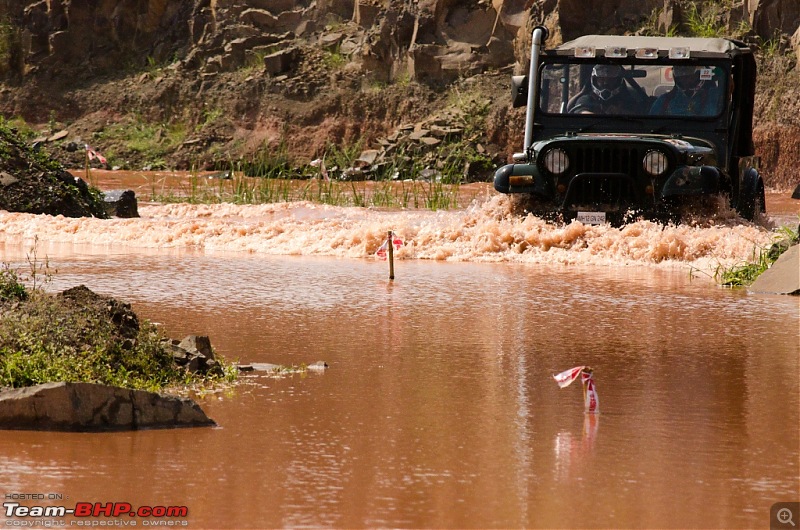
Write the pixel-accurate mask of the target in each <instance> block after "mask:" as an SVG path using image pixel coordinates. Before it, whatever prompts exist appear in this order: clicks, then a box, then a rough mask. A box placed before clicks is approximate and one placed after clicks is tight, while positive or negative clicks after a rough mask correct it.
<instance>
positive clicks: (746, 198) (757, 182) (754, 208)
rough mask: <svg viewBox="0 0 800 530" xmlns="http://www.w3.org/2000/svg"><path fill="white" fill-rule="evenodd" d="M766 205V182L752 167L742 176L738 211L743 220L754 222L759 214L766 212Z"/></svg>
mask: <svg viewBox="0 0 800 530" xmlns="http://www.w3.org/2000/svg"><path fill="white" fill-rule="evenodd" d="M765 204H766V203H765V196H764V180H763V179H762V178H761V175H759V174H758V171H756V169H755V168H752V167H751V168H749V169H747V170H746V171H745V172H744V174H742V181H741V183H740V184H739V197H738V198H737V199H736V211H737V212H739V215H741V216H742V218H744V219H747V220H748V221H753V220H754V219H755V218H756V216H757V215H758V214H760V213H765V212H766V206H765Z"/></svg>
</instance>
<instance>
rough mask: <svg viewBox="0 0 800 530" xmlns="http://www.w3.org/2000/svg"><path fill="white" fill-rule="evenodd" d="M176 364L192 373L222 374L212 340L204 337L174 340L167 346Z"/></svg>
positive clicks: (194, 336)
mask: <svg viewBox="0 0 800 530" xmlns="http://www.w3.org/2000/svg"><path fill="white" fill-rule="evenodd" d="M167 346H168V347H169V348H170V351H171V352H172V358H173V359H174V360H175V364H177V365H178V366H183V367H185V368H186V370H188V371H190V372H196V373H202V374H206V373H208V374H217V375H221V374H222V368H220V366H219V363H218V362H217V359H216V357H215V356H214V350H213V348H212V347H211V340H209V338H208V337H207V336H204V335H188V336H186V337H185V338H184V339H183V340H181V341H178V340H173V341H171V342H169V343H168V344H167Z"/></svg>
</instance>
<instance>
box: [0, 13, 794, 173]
mask: <svg viewBox="0 0 800 530" xmlns="http://www.w3.org/2000/svg"><path fill="white" fill-rule="evenodd" d="M11 4H13V5H11ZM698 6H699V7H698ZM0 21H2V22H1V23H0V74H2V75H3V77H4V83H3V85H2V87H0V112H2V114H3V115H4V116H5V117H6V118H13V117H17V116H19V117H21V118H23V119H24V120H25V121H26V122H27V123H29V124H32V125H33V127H34V128H35V130H36V132H37V133H39V134H41V135H43V136H45V137H46V136H49V135H51V134H53V133H56V132H58V131H60V130H66V131H68V134H67V136H66V137H65V138H64V139H63V140H61V141H60V142H59V143H58V144H57V145H51V146H48V148H49V149H50V151H51V152H52V153H53V154H54V155H56V156H57V157H58V158H59V159H60V160H62V161H63V162H64V163H65V164H67V165H68V166H72V167H81V166H82V165H83V162H84V159H83V152H82V151H81V150H80V149H77V150H76V149H75V147H76V146H78V147H82V145H83V143H89V144H91V145H92V146H94V147H95V148H97V149H99V150H101V151H102V152H103V153H104V154H105V155H106V156H108V157H109V159H110V160H111V162H112V164H114V165H120V166H122V167H131V168H142V167H154V168H155V167H169V168H183V169H190V168H192V167H195V168H208V167H211V166H217V167H218V166H220V165H224V164H226V163H231V162H232V161H236V160H243V159H262V160H264V159H266V160H268V161H274V160H275V158H276V157H277V158H279V159H286V160H287V161H289V162H292V161H294V162H298V163H307V162H308V161H310V160H312V159H314V158H317V157H320V156H322V155H324V154H328V155H330V154H331V153H332V152H334V151H337V150H339V151H346V150H361V149H366V148H368V147H371V146H374V145H376V143H377V142H379V141H384V140H386V139H387V138H391V137H392V135H394V134H396V133H397V131H398V130H402V129H403V128H404V127H407V126H409V125H411V126H413V125H414V124H419V123H421V122H424V121H427V122H431V123H434V122H436V123H441V125H442V126H443V127H446V126H448V125H449V124H448V123H447V120H448V119H452V116H453V115H461V116H462V117H463V115H464V113H467V114H471V115H473V117H474V118H475V119H474V120H472V122H470V123H467V124H465V123H460V124H459V126H460V128H461V129H463V128H464V127H465V125H466V126H467V127H469V126H472V127H475V126H477V128H478V129H479V131H478V132H479V134H472V135H470V136H469V138H468V140H469V141H470V142H471V143H473V144H476V145H478V144H479V145H480V152H481V153H485V154H486V156H487V157H489V158H492V159H497V160H501V159H507V157H508V156H509V155H510V154H511V153H513V152H514V151H516V150H519V145H517V144H518V143H519V142H520V138H521V136H522V128H523V119H524V116H523V113H522V111H521V110H519V109H511V108H510V104H509V103H510V98H509V76H510V75H511V74H513V73H517V72H520V71H523V70H524V68H525V66H524V65H525V64H526V62H527V53H528V48H529V36H530V29H531V28H532V27H533V26H534V25H536V24H545V25H546V26H548V28H550V30H551V34H552V37H551V41H552V42H554V43H555V42H558V41H560V40H566V39H570V38H574V37H576V36H578V35H580V34H582V33H585V32H587V31H591V32H596V33H633V32H638V33H642V34H648V33H653V34H655V33H661V34H663V33H664V32H666V31H670V32H677V33H678V34H686V35H688V34H693V33H694V34H696V33H697V31H701V30H704V31H711V32H716V33H717V34H720V35H736V36H739V37H741V38H743V39H745V40H747V41H748V42H751V43H753V44H754V45H757V44H759V43H760V44H761V53H760V57H761V77H760V78H759V80H758V83H759V90H758V101H757V102H756V112H757V116H756V119H755V124H756V130H755V141H756V148H757V151H758V152H759V154H761V156H762V157H763V168H762V169H763V173H764V176H765V179H766V181H767V185H768V186H772V187H782V188H788V187H790V186H792V187H793V186H794V185H795V184H796V183H797V182H800V169H798V168H800V145H798V140H797V138H799V137H800V98H799V97H798V96H800V89H798V88H797V87H798V86H800V74H798V68H797V57H796V56H795V52H794V49H795V47H797V49H798V50H799V51H800V29H798V27H799V26H800V5H798V4H797V2H796V0H772V1H770V2H760V1H749V2H743V3H733V4H732V6H731V7H729V8H725V9H723V8H722V7H720V6H719V5H718V2H711V1H709V2H688V1H683V0H643V1H642V0H636V1H633V0H602V1H598V2H592V3H586V2H581V1H566V0H562V1H560V2H555V1H553V0H535V1H527V2H523V1H519V0H492V1H488V0H475V1H470V2H458V3H454V2H449V1H446V0H420V1H419V2H415V3H413V4H411V3H409V2H404V1H401V0H325V1H317V2H312V1H310V0H300V1H288V0H248V1H245V0H181V1H177V2H167V1H165V0H146V1H142V2H138V3H135V5H134V3H125V2H123V3H104V4H102V5H98V6H90V5H88V4H87V5H76V4H75V3H74V2H73V3H70V2H66V1H52V2H42V1H39V2H35V3H34V2H30V3H27V5H25V3H19V5H18V4H17V3H6V4H4V5H0ZM589 21H591V24H589ZM475 101H479V102H480V104H479V105H477V106H476V105H475V104H474V102H475ZM437 120H438V121H437ZM473 132H474V131H473Z"/></svg>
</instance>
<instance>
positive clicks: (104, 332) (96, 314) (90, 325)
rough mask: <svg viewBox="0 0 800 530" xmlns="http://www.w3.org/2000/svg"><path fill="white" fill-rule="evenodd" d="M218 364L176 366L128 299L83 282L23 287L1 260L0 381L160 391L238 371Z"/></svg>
mask: <svg viewBox="0 0 800 530" xmlns="http://www.w3.org/2000/svg"><path fill="white" fill-rule="evenodd" d="M217 366H219V369H217V370H215V371H214V372H213V373H212V372H211V371H209V372H208V373H205V374H201V373H197V372H189V371H187V370H186V369H184V368H183V367H180V366H178V365H177V364H176V363H175V361H174V359H173V355H172V350H171V349H170V347H169V340H168V339H166V338H165V337H163V336H162V334H161V333H160V331H159V330H158V329H157V328H156V326H155V325H154V324H152V323H150V322H148V321H141V322H140V321H139V319H138V318H137V317H136V315H135V314H134V313H133V312H132V311H131V310H130V306H129V305H128V304H122V303H120V302H118V301H116V300H114V299H113V298H107V297H102V296H99V295H95V294H94V293H92V292H91V291H90V290H88V289H86V288H85V287H83V286H81V287H77V288H73V289H69V290H67V291H64V292H62V293H60V294H57V295H52V294H49V293H47V292H45V291H44V290H43V289H41V288H36V289H28V288H26V287H25V285H24V284H23V283H22V281H21V278H20V275H19V274H18V273H17V272H16V271H13V270H11V268H10V267H9V266H8V265H7V264H5V265H4V266H3V268H2V270H0V387H15V388H18V387H25V386H31V385H37V384H42V383H48V382H57V381H65V382H86V383H102V384H107V385H113V386H118V387H123V388H132V389H141V390H148V391H161V390H165V389H180V388H186V387H187V386H204V385H210V384H212V385H213V384H214V383H216V382H226V381H232V380H233V379H234V378H235V377H236V375H235V374H236V370H235V367H234V366H232V365H229V364H227V363H225V362H224V361H223V360H220V359H217Z"/></svg>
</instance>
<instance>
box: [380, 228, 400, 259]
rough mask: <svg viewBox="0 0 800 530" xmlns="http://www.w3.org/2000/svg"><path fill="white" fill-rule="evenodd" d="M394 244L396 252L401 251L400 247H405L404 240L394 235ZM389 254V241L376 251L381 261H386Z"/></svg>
mask: <svg viewBox="0 0 800 530" xmlns="http://www.w3.org/2000/svg"><path fill="white" fill-rule="evenodd" d="M392 244H393V245H394V249H395V250H400V247H402V246H403V240H402V239H400V238H399V237H397V236H396V235H394V234H392ZM388 252H389V240H388V239H387V240H386V241H384V242H383V245H381V246H380V247H378V250H376V251H375V255H376V256H378V257H379V258H381V259H386V257H387V253H388Z"/></svg>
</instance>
